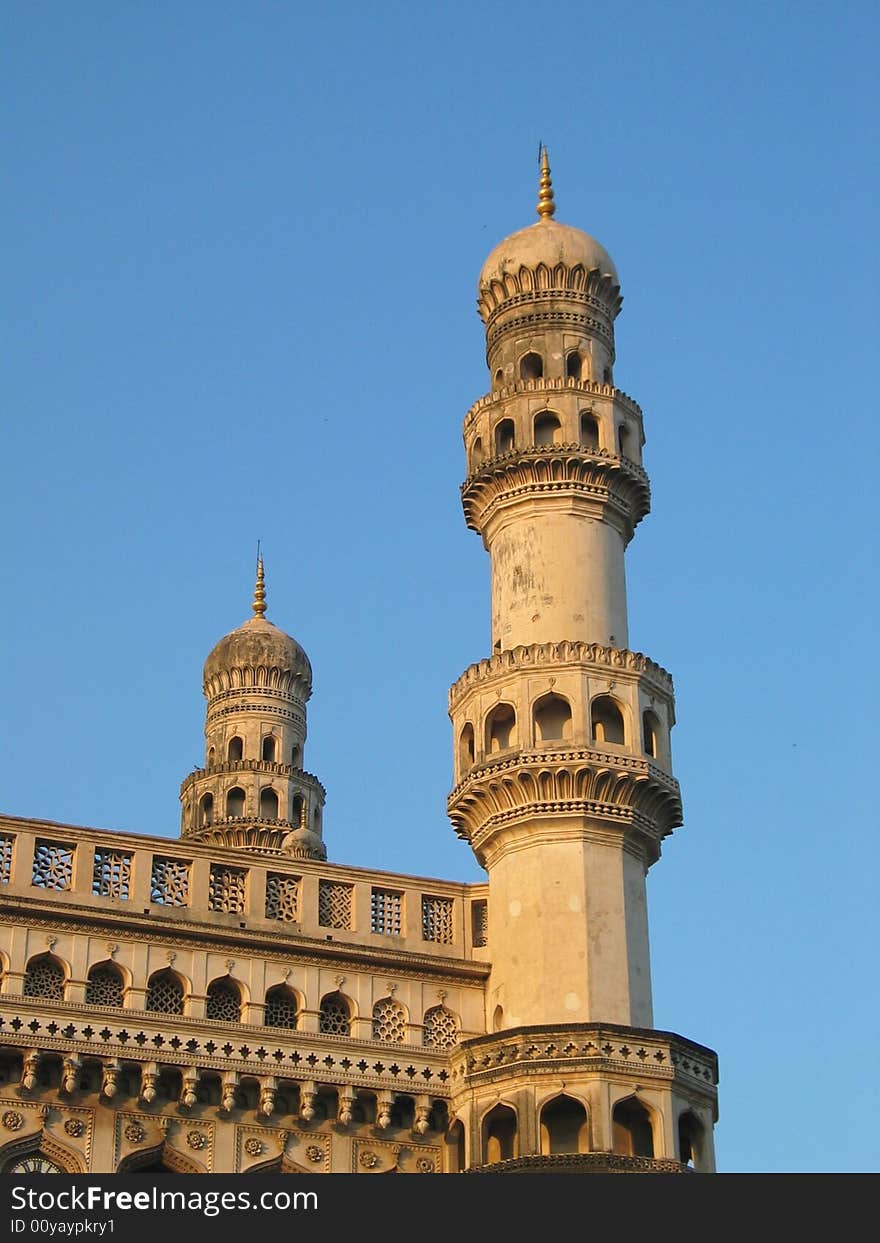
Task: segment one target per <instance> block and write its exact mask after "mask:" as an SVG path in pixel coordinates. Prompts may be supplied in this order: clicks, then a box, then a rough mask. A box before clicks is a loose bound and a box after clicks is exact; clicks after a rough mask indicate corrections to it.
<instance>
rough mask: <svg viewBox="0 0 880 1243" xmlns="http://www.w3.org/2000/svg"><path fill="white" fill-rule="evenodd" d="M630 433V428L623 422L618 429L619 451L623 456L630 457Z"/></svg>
mask: <svg viewBox="0 0 880 1243" xmlns="http://www.w3.org/2000/svg"><path fill="white" fill-rule="evenodd" d="M629 443H630V433H629V428H628V427H626V426H625V424H623V423H621V424H620V426H619V427H618V429H617V451H618V453H619V454H620V456H621V457H625V458H628V457H630V452H629Z"/></svg>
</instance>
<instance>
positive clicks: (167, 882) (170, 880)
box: [150, 855, 190, 906]
mask: <svg viewBox="0 0 880 1243" xmlns="http://www.w3.org/2000/svg"><path fill="white" fill-rule="evenodd" d="M189 868H190V865H189V863H188V862H187V861H186V860H184V859H170V858H165V857H164V856H163V855H154V856H153V872H152V876H151V877H150V901H151V902H157V903H158V904H159V905H160V906H186V905H188V903H189Z"/></svg>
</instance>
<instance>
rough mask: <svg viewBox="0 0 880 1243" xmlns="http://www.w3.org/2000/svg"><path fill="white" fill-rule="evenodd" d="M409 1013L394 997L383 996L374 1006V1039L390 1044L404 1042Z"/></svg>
mask: <svg viewBox="0 0 880 1243" xmlns="http://www.w3.org/2000/svg"><path fill="white" fill-rule="evenodd" d="M406 1025H407V1014H406V1010H405V1008H404V1007H403V1006H402V1005H401V1004H400V1002H399V1001H395V999H394V998H393V997H382V998H380V999H379V1001H377V1002H376V1004H375V1005H374V1006H373V1028H372V1035H373V1039H374V1040H384V1041H385V1042H386V1043H388V1044H403V1042H404V1041H405V1040H406Z"/></svg>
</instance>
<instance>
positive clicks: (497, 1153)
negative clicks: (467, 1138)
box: [480, 1103, 519, 1165]
mask: <svg viewBox="0 0 880 1243" xmlns="http://www.w3.org/2000/svg"><path fill="white" fill-rule="evenodd" d="M480 1134H481V1139H482V1154H483V1164H484V1165H494V1164H496V1162H498V1161H510V1160H512V1158H513V1157H518V1156H519V1123H518V1118H517V1113H516V1110H515V1109H514V1108H513V1106H512V1105H505V1104H500V1103H499V1104H498V1105H494V1106H493V1107H492V1108H491V1109H490V1110H489V1111H488V1112H487V1113H486V1114H484V1115H483V1120H482V1123H481V1125H480Z"/></svg>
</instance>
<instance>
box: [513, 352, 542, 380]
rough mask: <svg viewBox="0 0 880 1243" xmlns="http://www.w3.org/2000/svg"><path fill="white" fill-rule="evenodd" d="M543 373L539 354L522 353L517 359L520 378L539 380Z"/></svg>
mask: <svg viewBox="0 0 880 1243" xmlns="http://www.w3.org/2000/svg"><path fill="white" fill-rule="evenodd" d="M543 374H544V360H543V358H542V357H541V355H540V354H523V356H522V358H521V359H520V360H519V378H520V379H521V380H540V379H541V376H542V375H543Z"/></svg>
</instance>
